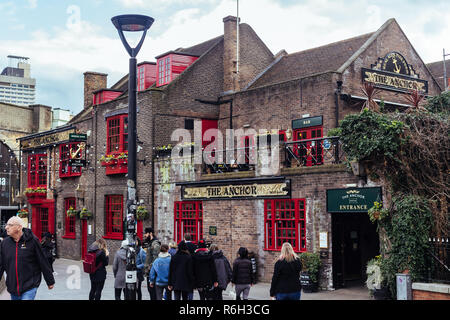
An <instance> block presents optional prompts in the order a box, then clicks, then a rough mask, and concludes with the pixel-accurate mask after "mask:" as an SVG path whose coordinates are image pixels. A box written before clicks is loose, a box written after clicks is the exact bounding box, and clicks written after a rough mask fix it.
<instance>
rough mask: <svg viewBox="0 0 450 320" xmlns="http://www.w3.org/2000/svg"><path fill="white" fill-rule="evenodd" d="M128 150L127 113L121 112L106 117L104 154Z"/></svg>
mask: <svg viewBox="0 0 450 320" xmlns="http://www.w3.org/2000/svg"><path fill="white" fill-rule="evenodd" d="M125 151H128V115H127V114H122V115H117V116H113V117H109V118H107V119H106V154H120V153H122V152H125Z"/></svg>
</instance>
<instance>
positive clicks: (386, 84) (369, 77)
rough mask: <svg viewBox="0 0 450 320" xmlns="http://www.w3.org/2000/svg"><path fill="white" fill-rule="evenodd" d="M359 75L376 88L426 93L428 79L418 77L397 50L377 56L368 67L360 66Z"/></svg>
mask: <svg viewBox="0 0 450 320" xmlns="http://www.w3.org/2000/svg"><path fill="white" fill-rule="evenodd" d="M361 76H362V80H363V81H365V82H369V83H372V84H373V85H374V86H375V87H377V88H381V89H387V90H393V91H400V92H410V91H413V90H417V91H419V92H420V93H422V94H427V93H428V81H426V80H422V79H419V75H418V74H416V72H415V71H414V68H413V67H412V66H411V65H410V64H408V63H407V62H406V60H405V58H404V57H403V56H402V55H401V54H400V53H398V52H390V53H388V54H387V55H386V56H385V57H384V58H378V61H377V62H376V63H375V64H373V65H371V68H370V69H367V68H361Z"/></svg>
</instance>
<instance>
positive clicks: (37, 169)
mask: <svg viewBox="0 0 450 320" xmlns="http://www.w3.org/2000/svg"><path fill="white" fill-rule="evenodd" d="M28 187H47V155H46V154H33V155H29V156H28Z"/></svg>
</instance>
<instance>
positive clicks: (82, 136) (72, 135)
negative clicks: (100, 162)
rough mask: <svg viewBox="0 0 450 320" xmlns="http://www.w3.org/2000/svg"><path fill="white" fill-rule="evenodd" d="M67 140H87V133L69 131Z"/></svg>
mask: <svg viewBox="0 0 450 320" xmlns="http://www.w3.org/2000/svg"><path fill="white" fill-rule="evenodd" d="M69 141H70V142H74V141H87V134H85V133H70V134H69Z"/></svg>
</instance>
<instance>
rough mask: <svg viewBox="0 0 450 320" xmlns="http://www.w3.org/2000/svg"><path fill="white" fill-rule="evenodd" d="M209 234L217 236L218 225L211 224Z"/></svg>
mask: <svg viewBox="0 0 450 320" xmlns="http://www.w3.org/2000/svg"><path fill="white" fill-rule="evenodd" d="M209 235H210V236H217V227H216V226H209Z"/></svg>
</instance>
